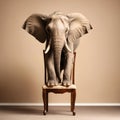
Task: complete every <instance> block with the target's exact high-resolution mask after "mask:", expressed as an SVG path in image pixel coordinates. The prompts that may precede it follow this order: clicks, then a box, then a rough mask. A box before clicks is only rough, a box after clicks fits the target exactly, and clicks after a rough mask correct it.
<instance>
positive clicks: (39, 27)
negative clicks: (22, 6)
mask: <svg viewBox="0 0 120 120" xmlns="http://www.w3.org/2000/svg"><path fill="white" fill-rule="evenodd" d="M23 29H25V30H26V31H27V32H28V33H30V34H31V35H33V36H34V37H35V38H36V39H37V40H39V41H40V42H41V43H44V42H45V41H46V43H47V45H46V50H45V53H48V52H49V50H50V49H52V50H53V51H54V66H55V72H56V75H57V77H58V79H60V61H61V51H62V49H63V47H64V48H66V50H68V51H69V52H73V48H72V47H71V46H69V44H68V42H74V41H75V40H76V39H79V38H80V37H81V36H82V35H84V34H86V33H88V31H89V30H90V29H92V26H91V24H90V23H89V21H88V20H87V18H86V17H85V16H83V15H82V14H80V13H70V14H63V13H61V12H54V13H53V14H51V15H49V16H46V15H42V14H33V15H31V16H30V17H28V18H27V20H26V21H25V23H24V25H23Z"/></svg>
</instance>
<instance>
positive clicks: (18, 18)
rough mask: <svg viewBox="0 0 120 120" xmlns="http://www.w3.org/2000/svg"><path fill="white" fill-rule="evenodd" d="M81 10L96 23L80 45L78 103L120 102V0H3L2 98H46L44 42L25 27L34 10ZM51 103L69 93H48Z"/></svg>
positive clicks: (0, 14) (0, 0)
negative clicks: (39, 40)
mask: <svg viewBox="0 0 120 120" xmlns="http://www.w3.org/2000/svg"><path fill="white" fill-rule="evenodd" d="M53 11H63V12H66V13H69V12H81V13H83V14H84V15H85V16H86V17H87V18H88V19H89V20H90V21H91V23H92V25H93V27H94V29H93V30H92V31H91V32H90V33H89V34H87V35H85V36H83V37H82V38H81V43H80V45H79V48H78V49H77V61H76V85H77V101H76V102H77V103H120V1H119V0H0V102H1V103H5V102H9V103H10V102H12V103H17V102H18V103H26V102H27V103H42V95H41V87H42V85H43V81H44V74H43V71H44V70H43V54H42V51H43V49H44V44H41V43H39V42H38V41H37V40H35V39H34V38H33V37H32V36H31V35H29V34H28V33H27V32H25V31H24V30H22V28H21V26H22V24H23V23H24V21H25V19H26V18H27V17H28V16H29V15H31V14H32V13H43V14H47V15H48V14H50V13H52V12H53ZM50 102H52V103H62V102H63V103H67V102H69V94H65V95H63V96H61V95H53V94H51V95H50Z"/></svg>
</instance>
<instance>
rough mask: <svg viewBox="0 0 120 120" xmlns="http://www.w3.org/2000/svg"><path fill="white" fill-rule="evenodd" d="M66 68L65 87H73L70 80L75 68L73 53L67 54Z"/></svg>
mask: <svg viewBox="0 0 120 120" xmlns="http://www.w3.org/2000/svg"><path fill="white" fill-rule="evenodd" d="M66 58H67V59H66V66H65V69H64V74H63V83H62V85H63V86H66V87H68V86H70V85H71V80H70V75H71V70H72V67H73V53H70V52H67V53H66Z"/></svg>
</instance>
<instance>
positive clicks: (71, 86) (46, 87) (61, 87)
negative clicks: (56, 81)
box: [42, 84, 76, 89]
mask: <svg viewBox="0 0 120 120" xmlns="http://www.w3.org/2000/svg"><path fill="white" fill-rule="evenodd" d="M42 88H43V89H76V85H74V84H72V85H70V86H69V87H65V86H62V85H57V86H53V87H48V86H47V85H43V87H42Z"/></svg>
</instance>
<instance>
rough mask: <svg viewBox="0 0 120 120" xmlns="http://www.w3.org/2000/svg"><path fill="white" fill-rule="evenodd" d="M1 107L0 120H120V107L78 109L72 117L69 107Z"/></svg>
mask: <svg viewBox="0 0 120 120" xmlns="http://www.w3.org/2000/svg"><path fill="white" fill-rule="evenodd" d="M42 110H43V107H0V120H120V107H76V116H72V113H71V112H70V111H69V107H49V112H48V113H47V115H46V116H44V115H43V114H42Z"/></svg>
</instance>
